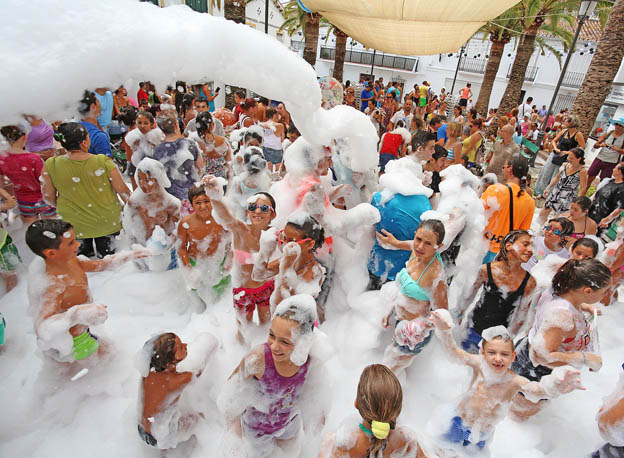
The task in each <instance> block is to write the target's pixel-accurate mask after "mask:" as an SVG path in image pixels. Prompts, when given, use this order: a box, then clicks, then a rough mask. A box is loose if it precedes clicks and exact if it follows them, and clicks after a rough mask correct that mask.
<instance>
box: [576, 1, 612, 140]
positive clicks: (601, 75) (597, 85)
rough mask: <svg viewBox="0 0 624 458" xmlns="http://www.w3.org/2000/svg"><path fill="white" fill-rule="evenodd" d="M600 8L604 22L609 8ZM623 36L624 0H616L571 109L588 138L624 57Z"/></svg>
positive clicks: (600, 6)
mask: <svg viewBox="0 0 624 458" xmlns="http://www.w3.org/2000/svg"><path fill="white" fill-rule="evenodd" d="M598 8H599V9H600V12H601V13H602V15H601V22H602V21H603V20H604V14H605V13H607V12H608V11H609V10H608V8H605V7H604V6H603V5H601V4H598ZM622 37H624V0H617V1H616V3H615V5H614V6H613V9H612V10H611V12H610V14H608V19H607V20H606V25H605V27H604V30H603V32H602V35H601V36H600V41H599V43H598V47H597V48H596V53H595V54H594V57H593V58H592V60H591V64H590V65H589V69H588V70H587V74H586V75H585V79H584V80H583V84H582V85H581V87H580V89H579V91H578V95H577V96H576V98H575V99H574V105H573V106H572V110H571V113H572V114H575V115H578V117H579V119H580V121H581V125H580V128H579V129H580V131H581V132H582V133H583V135H584V136H585V138H587V137H588V136H589V134H590V131H591V128H592V126H593V124H594V121H595V120H596V117H597V116H598V112H599V111H600V108H601V107H602V105H603V103H604V101H605V100H606V98H607V96H608V95H609V91H610V90H611V85H612V83H613V79H614V78H615V75H616V74H617V72H618V70H619V68H620V65H621V63H622V59H624V46H622Z"/></svg>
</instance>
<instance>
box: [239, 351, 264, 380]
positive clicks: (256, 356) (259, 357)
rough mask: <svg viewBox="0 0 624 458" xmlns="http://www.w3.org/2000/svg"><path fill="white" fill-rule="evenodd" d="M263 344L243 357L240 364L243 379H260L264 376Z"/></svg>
mask: <svg viewBox="0 0 624 458" xmlns="http://www.w3.org/2000/svg"><path fill="white" fill-rule="evenodd" d="M264 364H265V361H264V344H261V345H257V346H256V347H254V348H252V349H251V351H250V352H249V353H247V354H246V355H245V357H244V358H243V361H242V362H241V367H242V369H243V376H244V377H245V378H250V377H252V376H253V377H256V378H258V379H260V378H262V375H264Z"/></svg>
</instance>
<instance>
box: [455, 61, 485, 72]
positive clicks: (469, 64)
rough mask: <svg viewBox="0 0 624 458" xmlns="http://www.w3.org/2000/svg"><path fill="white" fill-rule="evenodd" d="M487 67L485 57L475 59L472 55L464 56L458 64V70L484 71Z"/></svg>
mask: <svg viewBox="0 0 624 458" xmlns="http://www.w3.org/2000/svg"><path fill="white" fill-rule="evenodd" d="M485 67H487V59H475V58H472V57H464V58H463V59H462V61H461V63H460V64H459V70H460V71H462V72H470V73H481V74H482V75H483V74H484V73H485Z"/></svg>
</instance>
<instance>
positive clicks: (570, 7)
mask: <svg viewBox="0 0 624 458" xmlns="http://www.w3.org/2000/svg"><path fill="white" fill-rule="evenodd" d="M579 5H580V1H579V0H568V1H561V0H522V1H521V2H520V3H519V4H518V5H517V6H516V7H514V10H515V11H517V12H518V13H519V14H518V17H519V21H520V28H521V34H520V36H519V37H518V39H517V48H516V57H515V59H514V63H513V65H512V67H511V73H510V75H509V82H508V83H507V88H506V89H505V93H504V94H503V98H502V99H501V101H500V104H499V105H498V113H499V116H501V115H504V114H505V113H507V112H509V111H511V110H512V109H513V108H515V107H516V106H518V104H519V103H520V101H521V100H520V96H521V92H522V85H523V84H524V75H525V74H526V69H527V66H528V65H529V61H530V59H531V55H532V54H533V51H534V49H535V45H536V42H537V43H538V44H540V45H541V46H542V52H544V49H549V50H550V51H552V52H554V53H555V55H557V56H558V57H559V58H560V54H559V53H558V52H557V50H555V49H554V48H553V47H552V46H550V45H549V44H548V43H546V42H545V40H544V39H543V37H541V36H540V37H538V32H539V31H540V30H541V31H543V32H546V33H547V34H548V35H551V36H554V37H557V38H559V39H560V40H561V42H562V43H563V45H564V49H567V47H568V46H569V45H570V43H571V41H572V37H573V34H572V32H571V31H570V30H571V29H572V28H573V27H574V25H575V21H576V12H577V11H578V8H579ZM563 23H567V25H568V27H562V24H563Z"/></svg>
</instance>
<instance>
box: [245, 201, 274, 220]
mask: <svg viewBox="0 0 624 458" xmlns="http://www.w3.org/2000/svg"><path fill="white" fill-rule="evenodd" d="M265 210H266V211H265ZM247 216H249V221H250V222H251V225H252V226H258V227H262V228H266V227H268V226H269V224H270V223H271V220H272V219H273V218H274V217H275V209H274V208H273V206H272V205H271V201H270V200H269V198H268V197H265V196H256V201H255V202H253V203H251V204H248V206H247Z"/></svg>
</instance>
